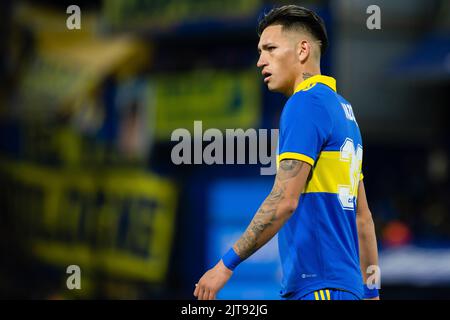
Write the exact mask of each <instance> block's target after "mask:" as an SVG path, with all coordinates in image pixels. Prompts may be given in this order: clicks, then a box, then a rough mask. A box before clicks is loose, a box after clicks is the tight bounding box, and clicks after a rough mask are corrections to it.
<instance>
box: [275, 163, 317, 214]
mask: <svg viewBox="0 0 450 320" xmlns="http://www.w3.org/2000/svg"><path fill="white" fill-rule="evenodd" d="M310 171H311V165H310V164H308V163H306V162H304V161H301V160H295V159H284V160H282V161H281V162H280V166H279V168H278V171H277V175H276V177H275V183H274V186H273V189H272V192H271V195H272V196H273V195H275V196H278V197H280V200H281V201H284V202H285V203H286V204H287V205H288V206H290V207H292V208H293V209H295V208H296V207H297V203H298V200H299V198H300V194H301V193H302V191H303V190H304V188H305V185H306V182H307V180H308V176H309V173H310Z"/></svg>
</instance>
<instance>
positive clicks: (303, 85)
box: [294, 74, 336, 93]
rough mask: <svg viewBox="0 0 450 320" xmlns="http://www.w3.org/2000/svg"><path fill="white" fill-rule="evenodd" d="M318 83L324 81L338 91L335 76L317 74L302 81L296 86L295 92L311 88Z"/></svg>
mask: <svg viewBox="0 0 450 320" xmlns="http://www.w3.org/2000/svg"><path fill="white" fill-rule="evenodd" d="M317 83H323V84H324V85H326V86H328V87H330V88H331V89H333V91H334V92H336V80H335V79H334V78H332V77H327V76H323V75H321V74H316V75H315V76H313V77H311V78H308V79H306V80H304V81H302V82H300V84H299V85H298V86H297V88H295V90H294V93H297V92H299V91H304V90H308V89H311V88H312V87H313V86H315V85H316V84H317Z"/></svg>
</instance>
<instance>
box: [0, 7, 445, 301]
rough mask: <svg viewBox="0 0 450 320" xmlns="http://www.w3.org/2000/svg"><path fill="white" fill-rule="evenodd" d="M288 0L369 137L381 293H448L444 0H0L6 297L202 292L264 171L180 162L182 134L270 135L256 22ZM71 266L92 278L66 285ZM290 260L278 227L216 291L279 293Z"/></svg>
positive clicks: (270, 100) (248, 212)
mask: <svg viewBox="0 0 450 320" xmlns="http://www.w3.org/2000/svg"><path fill="white" fill-rule="evenodd" d="M288 3H296V4H300V5H303V6H306V7H308V8H310V9H313V10H315V11H316V12H317V13H318V14H319V15H320V16H321V17H322V18H323V19H324V20H325V23H326V25H327V28H328V33H329V37H330V48H329V51H328V52H327V54H326V55H325V56H324V57H323V60H322V73H323V74H326V75H331V76H333V77H335V78H336V79H337V88H338V91H339V92H340V93H341V94H342V95H343V96H345V97H346V98H347V99H348V100H349V101H350V102H351V103H352V105H353V110H354V112H355V115H356V117H357V119H358V123H359V126H360V128H361V131H362V136H363V140H364V143H365V146H364V149H365V150H364V162H363V171H364V175H365V186H366V191H367V196H368V200H369V205H370V207H371V210H372V214H373V216H374V221H375V224H376V232H377V237H378V245H379V249H380V267H381V276H382V284H381V285H382V298H383V299H442V298H444V299H445V298H446V299H449V298H450V185H449V163H448V161H449V154H450V144H449V138H450V132H449V126H448V123H449V119H450V117H449V102H450V96H449V95H450V94H449V92H450V3H449V2H448V1H446V0H427V1H425V0H413V1H411V0H408V1H407V0H398V1H387V0H386V1H375V0H373V1H365V0H358V1H356V0H342V1H331V0H330V1H326V0H323V1H320V0H317V1H289V2H288V1H264V0H230V1H225V2H224V1H215V0H202V1H198V0H197V1H196V0H179V1H175V0H173V1H172V0H165V1H156V0H154V1H143V0H133V1H131V0H129V1H125V0H108V1H100V0H97V1H76V3H75V2H69V1H42V0H40V1H2V2H1V3H0V26H1V30H0V34H1V39H2V41H0V52H1V55H0V82H1V90H0V203H1V215H0V250H1V251H0V261H1V263H0V297H2V298H25V299H30V298H32V299H33V298H39V299H78V298H83V299H192V298H193V296H192V292H193V289H194V284H195V283H196V281H197V280H198V278H199V277H200V276H201V275H202V274H203V272H204V271H205V270H207V269H208V268H210V267H211V266H213V265H214V264H215V263H216V262H217V261H218V259H219V258H220V257H221V256H222V255H223V253H224V252H225V251H226V250H227V249H228V248H229V246H230V245H231V244H232V243H233V242H234V241H235V240H236V239H237V238H238V237H239V235H240V234H241V233H242V232H243V231H244V230H245V228H246V226H247V225H248V223H249V222H250V220H251V218H252V216H253V214H254V213H255V212H256V210H257V208H258V207H259V205H260V204H261V202H262V201H263V199H264V197H265V196H266V195H267V194H268V193H269V192H270V189H271V186H272V182H273V176H261V175H260V165H250V164H246V165H243V164H242V165H218V164H215V165H206V164H197V165H174V164H173V163H172V161H171V150H172V148H173V147H174V145H175V144H176V143H175V142H172V141H171V139H170V137H171V133H172V131H173V130H175V129H177V128H186V129H188V130H189V131H191V132H192V131H193V122H194V121H195V120H201V121H203V130H206V129H207V128H218V129H220V130H223V131H224V130H225V129H226V128H243V129H248V128H256V129H275V128H278V119H279V114H280V112H281V109H282V107H283V105H284V102H285V98H284V97H282V96H281V95H279V94H275V93H270V92H268V91H267V89H266V88H265V86H264V85H263V82H262V77H261V75H260V73H259V72H260V71H259V70H258V69H257V68H256V66H255V64H256V61H257V59H258V56H257V50H256V46H257V43H258V37H257V34H256V26H257V20H258V17H260V16H261V14H263V13H264V12H268V10H270V9H271V8H272V7H273V6H277V5H281V4H288ZM72 4H76V5H78V6H79V8H80V9H81V29H80V30H69V29H68V28H67V27H66V20H67V19H68V17H69V16H70V13H69V14H68V13H66V9H67V7H68V6H69V5H72ZM369 5H378V6H379V7H380V9H381V29H380V30H369V29H368V28H367V27H366V20H367V19H368V17H369V14H367V13H366V9H367V7H368V6H369ZM247 147H248V145H247ZM73 264H75V265H78V266H80V268H81V271H82V278H81V279H82V280H81V285H82V289H81V290H69V289H68V288H67V287H66V279H67V277H68V276H69V275H68V274H67V273H66V268H67V266H69V265H73ZM280 272H281V271H280V269H279V260H278V252H277V242H276V238H274V239H273V240H272V241H271V242H270V243H269V244H268V245H267V246H265V247H264V248H263V249H262V250H260V251H259V252H257V253H256V254H255V255H254V256H252V257H251V258H250V259H249V260H248V261H247V262H245V263H244V264H242V265H241V266H239V268H238V269H237V271H236V272H235V274H234V276H233V278H232V280H231V281H230V282H229V284H228V285H227V286H226V287H225V288H224V289H223V291H222V292H221V293H220V295H219V298H224V299H277V298H278V290H279V281H280V277H281V274H280Z"/></svg>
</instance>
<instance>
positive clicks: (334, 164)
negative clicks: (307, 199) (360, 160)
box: [303, 151, 361, 196]
mask: <svg viewBox="0 0 450 320" xmlns="http://www.w3.org/2000/svg"><path fill="white" fill-rule="evenodd" d="M358 171H359V172H361V167H360V168H358ZM358 176H359V175H358ZM349 185H351V181H350V163H349V162H348V161H342V160H341V155H340V152H339V151H322V152H321V153H320V155H319V157H318V158H317V161H316V165H315V167H314V168H313V170H312V175H311V179H310V180H309V181H308V183H307V185H306V187H305V190H304V192H303V193H313V192H328V193H336V194H337V193H339V187H340V186H349ZM357 193H358V188H356V190H354V195H355V196H357Z"/></svg>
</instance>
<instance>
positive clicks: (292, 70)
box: [256, 25, 300, 96]
mask: <svg viewBox="0 0 450 320" xmlns="http://www.w3.org/2000/svg"><path fill="white" fill-rule="evenodd" d="M258 52H259V54H260V56H259V60H258V62H257V64H256V65H257V66H258V68H262V71H261V73H262V74H263V77H264V83H265V84H267V87H268V88H269V90H270V91H277V92H281V93H283V94H285V95H287V96H289V95H291V94H292V91H293V87H294V85H295V79H296V77H297V76H298V74H299V69H298V68H299V65H300V61H299V59H298V57H297V55H296V42H295V40H294V38H293V36H292V35H291V34H290V32H287V31H283V30H282V26H281V25H272V26H268V27H267V28H266V29H264V31H263V32H262V34H261V37H260V38H259V44H258Z"/></svg>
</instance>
